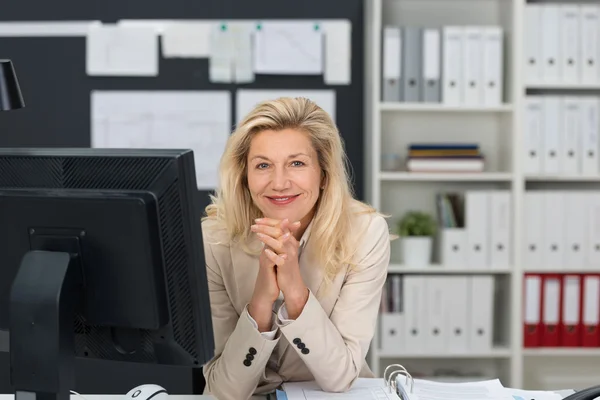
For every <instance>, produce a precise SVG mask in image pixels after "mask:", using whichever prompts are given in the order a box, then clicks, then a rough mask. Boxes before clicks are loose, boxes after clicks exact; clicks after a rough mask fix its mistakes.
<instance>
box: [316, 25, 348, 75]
mask: <svg viewBox="0 0 600 400" xmlns="http://www.w3.org/2000/svg"><path fill="white" fill-rule="evenodd" d="M351 31H352V24H351V23H350V21H348V20H339V21H327V22H324V23H323V32H324V35H325V72H324V73H323V80H324V82H325V83H326V84H328V85H348V84H350V82H351V75H352V73H351V70H352V68H351V65H352V34H351V33H352V32H351Z"/></svg>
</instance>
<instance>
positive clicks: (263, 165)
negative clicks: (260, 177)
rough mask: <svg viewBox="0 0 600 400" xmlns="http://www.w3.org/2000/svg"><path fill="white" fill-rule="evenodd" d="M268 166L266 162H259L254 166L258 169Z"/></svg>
mask: <svg viewBox="0 0 600 400" xmlns="http://www.w3.org/2000/svg"><path fill="white" fill-rule="evenodd" d="M268 166H269V164H267V163H260V164H258V165H257V166H256V168H258V169H265V168H267V167H268Z"/></svg>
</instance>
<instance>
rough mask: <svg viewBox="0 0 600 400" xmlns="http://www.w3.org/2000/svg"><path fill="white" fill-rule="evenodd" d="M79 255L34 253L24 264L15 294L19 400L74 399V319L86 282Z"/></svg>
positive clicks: (13, 342) (14, 372)
mask: <svg viewBox="0 0 600 400" xmlns="http://www.w3.org/2000/svg"><path fill="white" fill-rule="evenodd" d="M61 239H62V240H65V239H66V240H67V241H70V240H69V239H75V241H76V238H69V239H67V238H61ZM62 244H63V245H65V244H66V243H64V242H63V243H62ZM70 244H71V246H73V247H75V248H77V247H79V244H78V243H73V242H71V243H70ZM67 246H68V245H67ZM60 247H63V246H60ZM68 247H70V246H68ZM78 254H81V253H80V251H77V250H75V251H72V252H70V251H56V252H54V251H40V250H32V251H29V252H28V253H26V254H25V256H24V257H23V259H22V261H21V265H20V268H19V271H18V272H17V275H16V277H15V280H14V282H13V285H12V290H11V294H10V325H9V329H10V364H11V385H12V387H13V389H14V391H15V400H69V399H70V391H71V390H73V389H75V386H74V385H75V372H74V371H75V369H74V363H75V332H74V316H75V311H76V310H77V307H79V306H80V305H81V293H82V282H83V280H82V272H81V266H80V262H79V260H80V259H79V257H78Z"/></svg>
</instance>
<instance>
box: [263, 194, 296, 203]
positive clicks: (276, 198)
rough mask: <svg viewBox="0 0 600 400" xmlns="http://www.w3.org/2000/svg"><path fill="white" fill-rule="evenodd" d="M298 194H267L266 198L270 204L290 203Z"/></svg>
mask: <svg viewBox="0 0 600 400" xmlns="http://www.w3.org/2000/svg"><path fill="white" fill-rule="evenodd" d="M298 196H300V195H299V194H295V195H289V196H267V199H269V201H270V202H271V203H272V204H278V205H285V204H290V203H291V202H292V201H294V200H296V199H297V198H298Z"/></svg>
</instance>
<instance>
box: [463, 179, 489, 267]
mask: <svg viewBox="0 0 600 400" xmlns="http://www.w3.org/2000/svg"><path fill="white" fill-rule="evenodd" d="M465 209H466V210H465V227H466V229H467V243H468V247H467V265H468V266H469V267H471V268H483V267H486V266H487V265H488V264H489V263H488V260H489V231H490V225H489V194H488V192H485V191H467V192H466V193H465Z"/></svg>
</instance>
